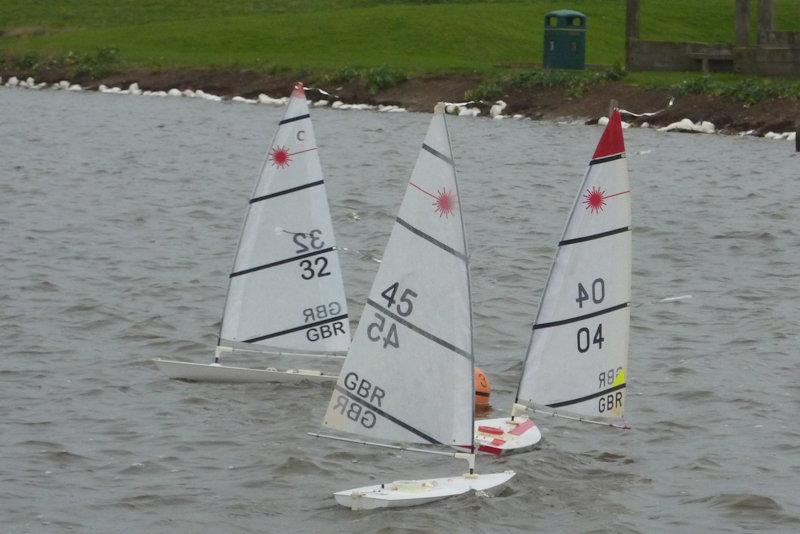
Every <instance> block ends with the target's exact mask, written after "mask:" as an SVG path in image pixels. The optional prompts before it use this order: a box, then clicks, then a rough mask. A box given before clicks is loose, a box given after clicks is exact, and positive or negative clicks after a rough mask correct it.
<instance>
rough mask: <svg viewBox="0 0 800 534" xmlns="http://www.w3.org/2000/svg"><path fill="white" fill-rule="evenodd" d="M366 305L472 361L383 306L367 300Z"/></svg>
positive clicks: (460, 351)
mask: <svg viewBox="0 0 800 534" xmlns="http://www.w3.org/2000/svg"><path fill="white" fill-rule="evenodd" d="M367 304H369V305H370V306H372V307H373V308H375V309H376V310H378V311H379V312H381V313H384V314H386V315H388V316H389V317H391V318H392V319H393V320H395V321H397V322H398V323H400V324H401V325H403V326H405V327H406V328H408V329H409V330H413V331H414V332H416V333H417V334H419V335H421V336H422V337H425V338H428V339H430V340H431V341H433V342H434V343H438V344H439V345H441V346H442V347H444V348H446V349H448V350H450V351H453V352H455V353H456V354H460V355H461V356H464V357H465V358H468V359H470V360H472V354H470V353H469V352H467V351H465V350H462V349H460V348H458V347H456V346H455V345H453V344H452V343H448V342H447V341H445V340H444V339H441V338H438V337H436V336H434V335H433V334H431V333H430V332H426V331H425V330H423V329H422V328H420V327H418V326H416V325H413V324H411V323H409V322H408V321H406V320H405V319H403V318H402V317H400V316H399V315H397V314H395V313H393V312H391V311H389V310H387V309H386V308H384V307H383V306H381V305H380V304H378V303H377V302H375V301H374V300H372V299H367Z"/></svg>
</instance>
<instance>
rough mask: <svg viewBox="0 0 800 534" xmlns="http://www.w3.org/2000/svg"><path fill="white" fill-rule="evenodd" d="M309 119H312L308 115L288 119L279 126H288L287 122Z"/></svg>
mask: <svg viewBox="0 0 800 534" xmlns="http://www.w3.org/2000/svg"><path fill="white" fill-rule="evenodd" d="M309 117H310V115H309V114H308V113H306V114H305V115H298V116H296V117H289V118H288V119H283V120H282V121H281V122H279V123H278V124H279V125H280V124H286V123H287V122H294V121H301V120H303V119H307V118H309Z"/></svg>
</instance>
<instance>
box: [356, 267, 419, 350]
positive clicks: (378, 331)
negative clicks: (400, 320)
mask: <svg viewBox="0 0 800 534" xmlns="http://www.w3.org/2000/svg"><path fill="white" fill-rule="evenodd" d="M398 292H399V293H400V295H399V296H398ZM418 296H419V295H418V294H417V293H416V292H415V291H414V290H412V289H409V288H405V289H403V290H402V291H400V283H399V282H395V283H394V284H392V285H390V286H389V287H387V288H386V289H384V290H383V291H382V292H381V297H383V298H384V299H385V300H386V308H387V309H389V310H391V309H392V307H394V311H396V312H397V315H399V316H401V317H408V316H409V315H411V314H412V313H413V311H414V301H413V299H414V298H416V297H418ZM375 319H376V321H375V322H374V323H371V324H370V325H369V326H368V327H367V337H368V338H369V340H370V341H373V342H376V343H377V342H378V341H382V342H383V348H384V349H385V348H387V347H394V348H396V349H399V348H400V340H399V339H398V337H397V324H396V323H394V322H390V323H389V324H388V325H387V324H386V317H384V316H383V314H381V313H375Z"/></svg>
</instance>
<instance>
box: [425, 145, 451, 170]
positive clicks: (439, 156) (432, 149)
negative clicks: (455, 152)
mask: <svg viewBox="0 0 800 534" xmlns="http://www.w3.org/2000/svg"><path fill="white" fill-rule="evenodd" d="M422 148H423V149H424V150H427V151H428V152H430V153H431V154H433V155H434V156H436V157H437V158H439V159H440V160H442V161H446V162H447V163H449V164H450V165H454V163H453V158H449V157H447V156H445V155H444V154H442V153H441V152H439V151H438V150H436V149H435V148H433V147H431V146H428V145H426V144H425V143H422Z"/></svg>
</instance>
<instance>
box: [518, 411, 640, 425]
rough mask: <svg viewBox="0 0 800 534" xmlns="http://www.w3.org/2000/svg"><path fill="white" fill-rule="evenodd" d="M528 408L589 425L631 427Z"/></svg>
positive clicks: (623, 423) (624, 423)
mask: <svg viewBox="0 0 800 534" xmlns="http://www.w3.org/2000/svg"><path fill="white" fill-rule="evenodd" d="M528 410H530V411H532V412H533V413H540V414H543V415H549V416H550V417H557V418H559V419H569V420H570V421H578V422H579V423H589V424H591V425H601V426H610V427H614V428H619V429H622V430H630V429H631V427H630V426H629V425H628V423H626V422H624V421H623V422H622V424H619V423H609V422H605V421H595V420H594V419H586V418H584V417H575V416H574V415H565V414H560V413H558V412H551V411H548V410H540V409H538V408H528Z"/></svg>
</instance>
